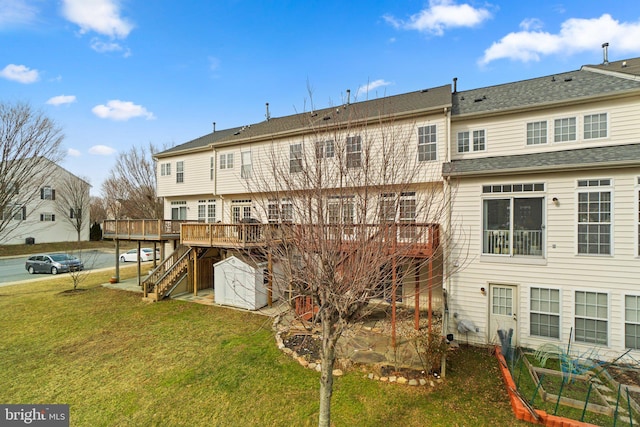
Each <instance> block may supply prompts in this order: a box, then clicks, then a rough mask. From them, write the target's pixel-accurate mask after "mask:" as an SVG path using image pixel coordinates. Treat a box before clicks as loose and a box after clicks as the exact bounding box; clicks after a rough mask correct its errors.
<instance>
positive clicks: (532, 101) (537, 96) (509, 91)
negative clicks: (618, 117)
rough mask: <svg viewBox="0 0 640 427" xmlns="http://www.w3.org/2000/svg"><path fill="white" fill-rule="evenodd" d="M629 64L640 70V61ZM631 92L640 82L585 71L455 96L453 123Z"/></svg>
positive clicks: (508, 84)
mask: <svg viewBox="0 0 640 427" xmlns="http://www.w3.org/2000/svg"><path fill="white" fill-rule="evenodd" d="M628 61H629V62H631V61H633V64H636V62H637V63H638V64H639V66H640V60H628ZM627 68H631V67H627ZM633 69H635V65H634V67H633ZM631 90H640V81H638V80H635V79H629V78H623V77H622V76H616V75H613V74H605V73H601V72H593V71H591V70H589V69H588V67H583V68H582V69H580V70H576V71H570V72H566V73H560V74H554V75H550V76H546V77H539V78H535V79H531V80H523V81H518V82H513V83H506V84H502V85H497V86H489V87H484V88H480V89H473V90H468V91H463V92H457V93H454V94H453V102H452V103H453V106H452V120H455V119H456V118H457V117H456V116H458V117H461V118H463V117H466V116H468V115H474V114H488V113H491V112H509V111H513V110H520V109H524V108H532V107H534V106H545V105H550V104H554V103H561V102H568V101H577V100H579V99H583V98H589V97H593V96H602V95H607V94H615V93H622V92H625V91H631Z"/></svg>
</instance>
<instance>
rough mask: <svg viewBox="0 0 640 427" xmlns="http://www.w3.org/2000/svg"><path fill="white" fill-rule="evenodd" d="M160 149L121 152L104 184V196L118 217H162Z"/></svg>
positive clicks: (136, 149) (152, 147) (138, 149)
mask: <svg viewBox="0 0 640 427" xmlns="http://www.w3.org/2000/svg"><path fill="white" fill-rule="evenodd" d="M157 151H158V150H157V148H156V147H154V146H153V145H152V144H149V147H148V148H144V147H143V148H137V147H131V149H130V150H129V151H127V152H124V153H121V154H120V155H119V157H118V160H117V162H116V164H115V166H114V167H113V168H112V169H111V172H110V174H109V177H108V178H107V179H106V180H105V181H104V183H103V184H102V192H103V196H104V197H105V199H106V200H107V202H108V205H109V209H110V210H112V212H111V215H113V216H114V217H115V218H139V219H140V218H162V216H163V214H164V208H163V201H162V198H160V197H158V196H157V195H156V168H155V160H154V159H153V155H154V154H155V153H156V152H157Z"/></svg>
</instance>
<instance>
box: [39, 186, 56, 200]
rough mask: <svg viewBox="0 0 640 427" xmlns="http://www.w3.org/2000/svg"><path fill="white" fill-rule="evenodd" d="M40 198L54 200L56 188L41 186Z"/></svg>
mask: <svg viewBox="0 0 640 427" xmlns="http://www.w3.org/2000/svg"><path fill="white" fill-rule="evenodd" d="M40 199H42V200H55V199H56V190H54V189H53V188H51V187H49V186H47V187H42V188H41V189H40Z"/></svg>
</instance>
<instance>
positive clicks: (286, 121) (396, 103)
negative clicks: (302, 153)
mask: <svg viewBox="0 0 640 427" xmlns="http://www.w3.org/2000/svg"><path fill="white" fill-rule="evenodd" d="M450 106H451V85H444V86H439V87H435V88H431V89H424V90H420V91H415V92H409V93H405V94H401V95H394V96H388V97H383V98H378V99H373V100H369V101H362V102H355V103H350V104H348V105H346V104H345V105H340V106H338V107H330V108H323V109H321V110H315V111H310V112H304V113H298V114H293V115H290V116H284V117H273V118H270V119H269V120H265V121H262V122H259V123H254V124H250V125H247V126H242V127H236V128H232V129H226V130H220V131H215V132H212V133H210V134H207V135H204V136H202V137H200V138H196V139H194V140H192V141H189V142H186V143H184V144H181V145H178V146H176V147H173V148H171V149H169V150H166V151H163V152H161V153H158V154H157V157H165V156H168V155H173V154H177V153H182V152H189V151H193V150H202V149H209V148H211V147H213V146H223V145H227V144H229V145H230V144H239V143H246V142H252V141H256V140H262V139H266V138H272V137H276V136H282V135H287V134H291V135H293V134H296V133H301V132H309V129H313V128H318V127H326V126H331V125H336V126H340V125H349V124H353V123H355V122H358V123H361V122H362V121H367V120H377V119H380V118H385V117H386V118H391V117H403V116H411V115H412V114H418V113H425V112H429V111H437V110H438V109H441V108H445V107H450Z"/></svg>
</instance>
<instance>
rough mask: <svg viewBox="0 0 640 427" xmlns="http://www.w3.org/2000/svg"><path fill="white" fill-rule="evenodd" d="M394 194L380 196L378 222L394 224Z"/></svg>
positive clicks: (395, 210)
mask: <svg viewBox="0 0 640 427" xmlns="http://www.w3.org/2000/svg"><path fill="white" fill-rule="evenodd" d="M396 212H397V207H396V194H395V193H387V194H381V195H380V221H381V222H395V221H396Z"/></svg>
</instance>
